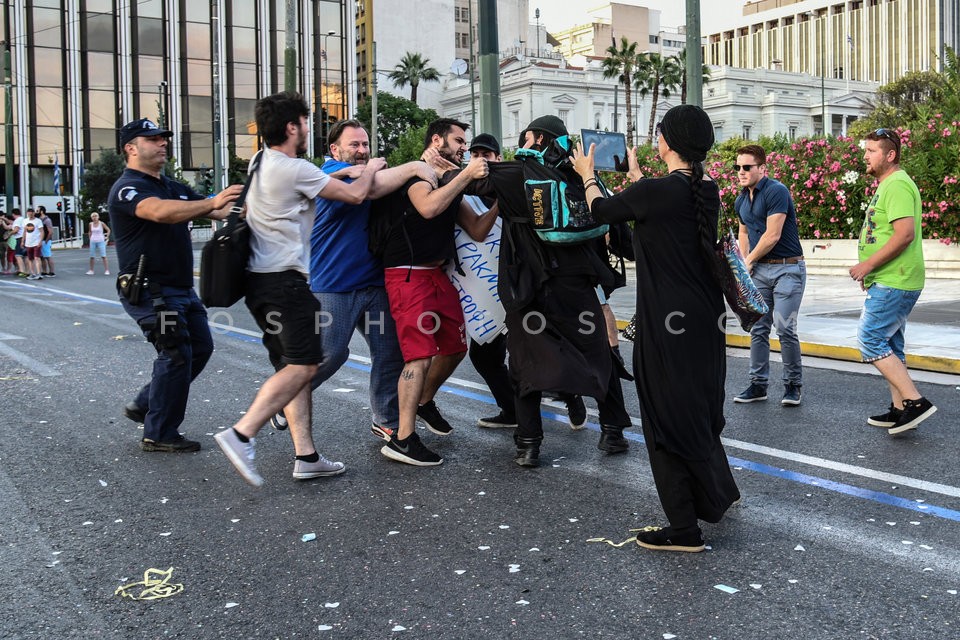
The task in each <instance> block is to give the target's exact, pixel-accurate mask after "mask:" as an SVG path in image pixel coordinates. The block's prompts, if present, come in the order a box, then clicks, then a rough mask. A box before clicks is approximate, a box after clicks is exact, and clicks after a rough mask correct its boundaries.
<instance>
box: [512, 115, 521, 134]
mask: <svg viewBox="0 0 960 640" xmlns="http://www.w3.org/2000/svg"><path fill="white" fill-rule="evenodd" d="M510 125H511V132H517V133H518V132H519V131H520V112H519V111H511V112H510Z"/></svg>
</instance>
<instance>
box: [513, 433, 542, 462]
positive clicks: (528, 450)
mask: <svg viewBox="0 0 960 640" xmlns="http://www.w3.org/2000/svg"><path fill="white" fill-rule="evenodd" d="M513 441H514V442H515V443H516V445H517V457H516V458H514V459H513V461H514V462H516V463H517V464H518V465H520V466H521V467H538V466H540V443H541V442H542V441H543V437H539V438H521V437H519V436H516V435H514V436H513Z"/></svg>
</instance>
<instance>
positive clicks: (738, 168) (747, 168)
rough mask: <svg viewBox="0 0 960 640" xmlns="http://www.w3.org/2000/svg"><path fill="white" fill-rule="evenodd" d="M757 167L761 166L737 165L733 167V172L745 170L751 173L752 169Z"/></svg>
mask: <svg viewBox="0 0 960 640" xmlns="http://www.w3.org/2000/svg"><path fill="white" fill-rule="evenodd" d="M757 166H760V165H756V164H735V165H733V170H734V171H740V169H743V170H744V171H750V169H753V168H754V167H757Z"/></svg>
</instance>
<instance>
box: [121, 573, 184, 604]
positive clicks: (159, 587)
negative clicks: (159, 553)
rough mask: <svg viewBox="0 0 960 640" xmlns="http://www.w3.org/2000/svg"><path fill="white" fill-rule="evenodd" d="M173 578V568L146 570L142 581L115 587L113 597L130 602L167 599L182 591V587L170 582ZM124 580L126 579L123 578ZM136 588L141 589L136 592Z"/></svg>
mask: <svg viewBox="0 0 960 640" xmlns="http://www.w3.org/2000/svg"><path fill="white" fill-rule="evenodd" d="M172 577H173V567H170V568H169V569H167V570H166V571H161V570H160V569H147V570H146V571H144V572H143V580H141V581H140V582H132V583H130V584H124V585H121V586H119V587H117V590H116V591H114V592H113V595H115V596H117V595H118V596H120V597H122V598H130V599H131V600H157V599H159V598H169V597H170V596H173V595H176V594H178V593H180V592H181V591H183V585H182V584H177V583H173V582H170V578H172ZM124 580H126V578H124ZM137 587H143V589H140V590H139V591H137Z"/></svg>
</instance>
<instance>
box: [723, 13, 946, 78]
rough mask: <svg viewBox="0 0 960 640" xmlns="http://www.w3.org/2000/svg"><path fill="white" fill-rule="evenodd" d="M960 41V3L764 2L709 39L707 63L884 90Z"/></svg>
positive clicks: (930, 64)
mask: <svg viewBox="0 0 960 640" xmlns="http://www.w3.org/2000/svg"><path fill="white" fill-rule="evenodd" d="M958 42H960V0H843V1H840V2H837V1H836V0H761V1H760V2H749V3H746V4H745V5H744V9H743V15H742V16H739V17H735V18H733V19H732V23H731V26H729V27H727V28H725V29H724V30H722V31H718V32H715V33H712V34H710V35H708V36H707V43H706V46H705V47H704V62H705V63H706V64H710V65H720V66H731V67H739V68H745V69H760V68H763V69H775V68H779V69H782V70H784V71H793V72H797V73H808V74H810V75H814V76H818V77H819V76H825V77H827V78H837V79H851V80H863V81H867V82H879V83H880V84H885V83H887V82H890V81H892V80H896V79H897V78H899V77H900V76H901V75H903V74H904V73H906V72H909V71H926V70H929V69H936V68H939V57H941V56H942V55H943V50H944V47H945V46H951V47H954V48H956V47H957V44H958Z"/></svg>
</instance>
